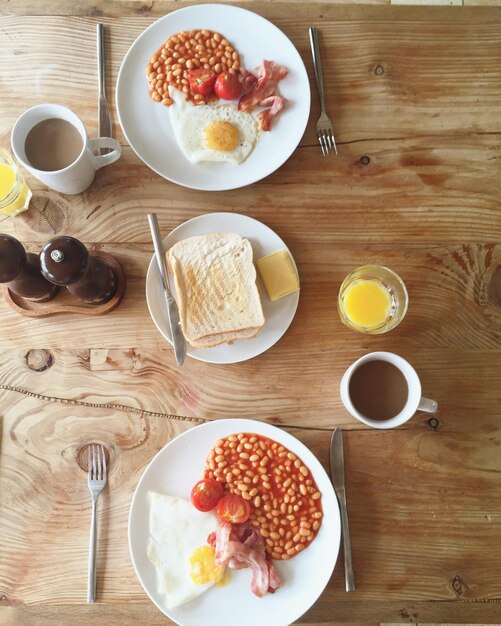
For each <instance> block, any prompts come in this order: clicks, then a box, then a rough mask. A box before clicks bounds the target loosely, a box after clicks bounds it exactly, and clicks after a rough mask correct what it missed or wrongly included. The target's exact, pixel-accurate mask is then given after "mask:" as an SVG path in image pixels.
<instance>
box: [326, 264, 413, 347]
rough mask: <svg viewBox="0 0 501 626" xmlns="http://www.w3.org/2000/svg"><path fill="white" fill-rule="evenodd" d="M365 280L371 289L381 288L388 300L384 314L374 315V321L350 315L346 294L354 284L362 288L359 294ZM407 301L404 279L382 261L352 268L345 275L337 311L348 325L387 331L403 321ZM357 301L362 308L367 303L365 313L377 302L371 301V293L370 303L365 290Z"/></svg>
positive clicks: (373, 331)
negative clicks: (361, 319)
mask: <svg viewBox="0 0 501 626" xmlns="http://www.w3.org/2000/svg"><path fill="white" fill-rule="evenodd" d="M364 284H365V285H369V286H370V289H372V290H374V289H376V291H377V288H380V289H381V292H382V294H380V295H381V297H382V298H383V299H386V302H387V307H386V309H385V311H384V312H383V315H382V316H380V317H379V319H377V315H375V316H374V321H373V322H371V323H369V322H367V321H360V320H357V319H353V318H354V316H353V315H351V316H350V308H349V304H350V302H349V301H348V298H347V296H349V294H350V290H351V289H352V288H353V287H355V288H357V289H359V294H361V292H360V288H361V287H362V288H363V285H364ZM376 295H377V294H376ZM408 301H409V297H408V295H407V289H406V288H405V285H404V283H403V281H402V279H401V278H400V277H399V276H398V275H397V274H396V273H395V272H394V271H392V270H390V269H389V268H387V267H384V266H383V265H364V266H363V267H359V268H358V269H356V270H354V271H353V272H351V273H350V274H349V275H348V276H347V277H346V278H345V279H344V281H343V283H342V285H341V288H340V289H339V296H338V311H339V316H340V318H341V321H342V322H343V323H344V324H346V326H348V327H349V328H352V329H353V330H357V331H358V332H360V333H365V334H368V335H377V334H382V333H387V332H388V331H390V330H391V329H392V328H395V326H398V324H400V322H401V321H402V320H403V319H404V316H405V314H406V312H407V306H408ZM358 304H359V305H360V306H361V308H362V310H363V308H364V306H366V307H367V308H366V310H365V311H363V313H369V314H370V307H371V306H372V305H373V304H374V302H371V301H370V297H369V296H368V299H367V303H365V302H364V301H363V294H361V295H359V296H358ZM366 317H367V315H366Z"/></svg>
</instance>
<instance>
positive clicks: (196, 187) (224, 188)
mask: <svg viewBox="0 0 501 626" xmlns="http://www.w3.org/2000/svg"><path fill="white" fill-rule="evenodd" d="M200 7H204V8H207V7H209V8H211V9H213V8H217V9H218V10H225V9H226V8H230V9H235V10H238V11H243V12H244V13H248V14H251V15H253V16H254V17H257V18H259V19H262V20H264V21H266V22H268V24H269V25H270V26H271V27H272V28H273V29H276V30H277V31H278V32H279V33H280V34H281V35H283V36H284V37H285V38H286V39H287V41H288V42H289V43H290V45H291V46H292V48H293V49H294V51H295V52H296V53H297V55H298V57H299V60H300V62H301V66H300V67H301V70H302V71H304V76H305V78H306V82H307V83H308V89H307V90H306V94H307V95H306V98H307V106H306V109H307V115H305V119H304V124H302V128H301V132H300V134H299V135H298V141H297V143H296V145H295V146H294V147H292V149H291V151H290V152H289V153H288V154H287V155H286V156H285V158H284V159H283V161H282V162H281V163H280V165H278V166H277V167H275V168H274V169H272V170H271V171H269V172H268V173H266V174H264V175H258V176H257V177H254V178H253V179H252V180H249V181H248V182H244V183H237V184H235V185H229V186H228V185H227V184H223V185H221V186H216V187H211V188H207V187H206V186H204V185H197V184H187V183H184V182H180V181H179V180H175V179H174V178H173V177H170V176H167V175H166V174H163V173H162V172H161V171H159V169H158V168H157V167H154V166H153V165H151V163H150V162H149V161H147V160H146V159H144V158H143V157H142V156H141V154H140V153H139V150H137V149H136V148H135V147H134V145H133V143H132V142H131V140H130V137H129V135H128V133H127V131H126V129H125V126H124V123H123V120H122V115H121V112H120V104H119V94H120V89H121V80H122V73H123V71H124V67H125V64H126V62H127V59H128V58H129V55H130V54H131V53H132V50H133V48H134V46H135V45H136V43H137V42H138V41H139V39H140V38H141V37H143V36H144V34H145V33H146V32H148V31H149V30H150V29H152V28H153V27H154V26H155V25H156V24H157V23H158V22H161V21H167V20H168V19H169V18H170V17H171V16H172V15H174V14H178V13H180V12H191V11H196V10H197V9H198V8H200ZM115 110H116V113H117V118H118V122H119V124H120V128H121V130H122V133H123V135H124V137H125V139H126V140H127V143H128V145H129V146H130V147H131V148H132V150H133V152H134V154H135V155H136V156H137V157H138V158H139V159H140V160H141V162H142V163H144V165H146V167H148V168H149V169H150V170H152V171H153V172H155V174H158V176H161V177H162V178H164V179H165V180H168V181H169V182H171V183H174V184H176V185H179V186H181V187H185V188H186V189H194V190H197V191H209V192H210V191H215V192H220V191H231V190H233V189H240V188H242V187H247V186H249V185H253V184H254V183H257V182H259V181H260V180H263V179H265V178H267V177H268V176H271V174H273V173H274V172H276V171H277V170H278V169H279V168H280V167H282V166H283V165H284V164H285V163H286V162H287V161H288V160H289V159H290V157H291V156H292V155H293V154H294V152H295V150H297V147H298V146H299V144H300V143H301V140H302V138H303V137H304V133H305V132H306V128H307V126H308V121H309V118H310V113H311V87H310V82H309V77H308V71H307V69H306V66H305V64H304V61H303V59H302V57H301V55H300V54H299V51H298V49H297V48H296V46H295V45H294V44H293V42H292V41H291V40H290V38H289V37H288V36H287V35H286V34H285V33H284V32H283V31H282V30H281V29H280V28H279V27H278V26H276V25H275V24H274V23H273V22H272V21H271V20H269V19H268V18H266V17H263V16H262V15H260V14H259V13H256V12H255V11H251V10H250V9H247V8H244V7H240V6H237V5H234V4H226V3H222V4H215V3H213V2H209V3H207V4H193V5H191V6H187V7H181V8H179V9H176V10H174V11H171V12H170V13H166V14H165V15H162V16H161V17H159V18H158V19H157V20H155V21H154V22H153V23H152V24H150V25H149V26H147V27H146V28H145V29H144V30H143V31H142V32H141V33H140V34H139V35H138V36H137V37H136V38H135V39H134V41H133V42H132V43H131V45H130V46H129V49H128V50H127V52H126V53H125V56H124V57H123V59H122V62H121V64H120V68H119V70H118V74H117V79H116V82H115Z"/></svg>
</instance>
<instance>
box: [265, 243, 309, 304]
mask: <svg viewBox="0 0 501 626" xmlns="http://www.w3.org/2000/svg"><path fill="white" fill-rule="evenodd" d="M256 267H257V270H258V272H259V275H260V276H261V280H262V281H263V284H264V286H265V288H266V292H267V294H268V297H269V299H270V300H271V301H273V302H274V301H275V300H279V299H280V298H284V297H285V296H288V295H289V294H291V293H294V292H295V291H298V290H299V276H298V275H297V270H296V268H295V266H294V263H293V261H292V258H291V255H290V254H289V252H288V251H287V250H278V251H277V252H273V253H272V254H268V255H267V256H263V257H261V258H260V259H258V260H257V261H256Z"/></svg>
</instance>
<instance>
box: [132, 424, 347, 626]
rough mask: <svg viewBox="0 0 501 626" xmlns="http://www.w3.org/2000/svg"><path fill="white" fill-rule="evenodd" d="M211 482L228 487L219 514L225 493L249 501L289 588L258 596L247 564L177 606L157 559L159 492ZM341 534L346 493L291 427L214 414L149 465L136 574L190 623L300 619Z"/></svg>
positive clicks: (323, 579)
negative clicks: (154, 527)
mask: <svg viewBox="0 0 501 626" xmlns="http://www.w3.org/2000/svg"><path fill="white" fill-rule="evenodd" d="M204 481H211V482H213V481H217V483H219V486H220V487H222V488H223V489H224V493H225V494H226V495H225V496H224V497H223V498H222V499H221V500H219V504H218V507H217V511H218V516H219V515H220V511H219V508H220V505H221V503H222V502H224V501H225V500H229V499H231V498H239V499H241V501H242V502H244V503H245V504H246V506H247V508H248V513H249V517H248V522H247V523H248V524H250V525H251V527H252V528H253V529H255V530H256V531H257V532H258V533H259V535H260V536H261V537H262V541H263V543H264V549H265V551H266V558H267V559H268V560H269V562H270V563H272V564H273V567H274V570H276V573H277V576H278V578H279V580H280V586H279V588H277V589H276V590H274V591H273V592H270V593H267V594H265V595H263V596H262V597H257V596H256V595H255V594H254V593H252V592H251V575H252V574H251V571H250V570H249V569H248V568H246V569H237V570H235V571H232V572H231V578H230V580H229V582H227V583H226V584H224V585H222V586H218V585H214V586H212V587H211V588H210V589H208V590H207V591H206V592H204V593H202V594H201V595H199V596H198V597H196V598H195V599H192V600H191V601H189V602H186V603H185V604H182V605H181V606H176V607H175V608H168V606H167V605H166V602H165V596H164V595H163V594H162V592H161V590H160V589H159V586H158V579H157V577H156V571H155V567H154V566H153V564H152V562H151V560H150V559H149V558H148V536H149V528H148V510H149V497H150V495H149V494H151V493H159V494H169V497H174V498H179V499H185V500H186V499H188V500H189V499H190V493H191V494H192V497H193V492H192V490H193V486H194V485H195V484H198V482H204ZM192 502H194V501H193V499H192ZM194 504H195V506H197V504H196V503H195V502H194ZM197 508H198V506H197ZM200 510H204V509H203V508H199V511H200ZM172 515H174V514H171V516H172ZM206 515H209V513H207V514H206ZM223 515H224V511H223ZM167 521H168V523H169V524H170V523H172V521H173V520H172V519H170V520H167ZM180 523H181V522H180ZM340 535H341V530H340V518H339V509H338V505H337V500H336V497H335V494H334V491H333V488H332V485H331V482H330V480H329V477H328V476H327V474H326V472H325V470H324V469H323V467H322V465H321V464H320V463H319V461H318V459H317V458H316V457H315V456H314V455H313V454H312V452H311V451H310V450H309V449H308V448H307V447H306V446H305V445H304V444H302V443H301V442H300V441H299V440H298V439H296V438H295V437H293V436H292V435H291V434H289V433H287V432H286V431H284V430H282V429H280V428H277V427H275V426H271V425H269V424H266V423H263V422H260V421H256V420H245V419H225V420H217V421H213V422H208V423H206V424H203V425H201V426H196V427H194V428H192V429H190V430H188V431H186V432H185V433H183V434H182V435H179V436H178V437H176V438H175V439H173V440H172V441H170V442H169V443H168V444H167V445H166V446H165V447H164V448H162V450H160V452H159V453H158V454H157V455H156V456H155V457H154V459H153V460H152V461H151V463H150V464H149V466H148V467H147V468H146V470H145V471H144V473H143V475H142V477H141V479H140V481H139V483H138V485H137V488H136V492H135V494H134V497H133V500H132V504H131V509H130V516H129V547H130V552H131V556H132V561H133V564H134V568H135V570H136V574H137V576H138V578H139V580H140V582H141V584H142V586H143V588H144V589H145V591H146V593H147V594H148V596H149V597H150V599H151V600H152V601H153V602H154V603H155V604H156V606H157V607H158V608H159V609H160V610H161V611H162V612H164V613H165V614H166V615H167V616H168V617H169V618H170V619H172V620H174V621H175V622H176V623H177V624H180V625H181V626H197V625H200V626H201V625H206V624H208V623H211V624H212V623H214V624H216V623H218V624H233V623H237V622H238V624H239V626H255V624H260V625H261V626H281V625H283V626H285V625H286V624H290V623H293V622H295V621H296V620H297V619H299V617H300V616H301V615H302V614H303V613H304V612H305V611H307V610H308V609H309V608H310V607H311V606H312V605H313V604H314V602H315V601H316V600H317V599H318V597H319V596H320V595H321V594H322V592H323V590H324V588H325V586H326V585H327V583H328V582H329V579H330V577H331V575H332V572H333V569H334V566H335V564H336V560H337V556H338V551H339V544H340ZM216 552H217V547H216ZM180 567H182V565H181V564H180ZM237 615H238V620H237V621H235V620H236V617H235V616H237ZM333 618H335V616H333Z"/></svg>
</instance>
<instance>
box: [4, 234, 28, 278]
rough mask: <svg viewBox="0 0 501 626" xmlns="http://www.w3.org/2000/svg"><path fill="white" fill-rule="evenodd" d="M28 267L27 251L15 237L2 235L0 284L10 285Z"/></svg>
mask: <svg viewBox="0 0 501 626" xmlns="http://www.w3.org/2000/svg"><path fill="white" fill-rule="evenodd" d="M25 265H26V251H25V249H24V246H23V244H22V243H21V242H20V241H18V240H17V239H16V238H15V237H11V236H10V235H4V234H3V233H2V234H0V283H10V281H11V280H14V278H15V277H16V276H17V275H18V274H19V272H20V271H21V270H22V268H23V267H24V266H25Z"/></svg>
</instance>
